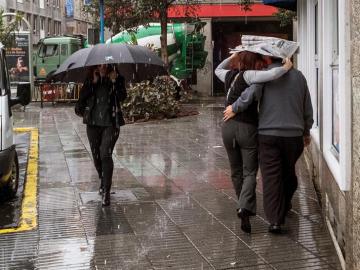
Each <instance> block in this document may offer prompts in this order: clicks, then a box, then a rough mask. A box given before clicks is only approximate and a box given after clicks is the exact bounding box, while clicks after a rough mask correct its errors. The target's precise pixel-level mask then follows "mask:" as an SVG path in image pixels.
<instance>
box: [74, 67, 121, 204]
mask: <svg viewBox="0 0 360 270" xmlns="http://www.w3.org/2000/svg"><path fill="white" fill-rule="evenodd" d="M126 96H127V93H126V88H125V81H124V78H123V77H122V76H121V75H120V74H119V72H118V71H117V68H116V67H115V65H106V64H103V65H98V66H96V67H93V68H91V69H90V70H89V73H88V76H87V79H86V80H85V82H84V84H83V87H82V89H81V91H80V97H79V100H78V102H77V104H76V107H75V113H76V114H77V115H79V116H82V117H83V122H84V124H86V125H87V126H86V132H87V136H88V139H89V143H90V147H91V153H92V156H93V159H94V165H95V168H96V170H97V172H98V174H99V178H100V181H101V183H100V188H99V193H100V194H101V195H102V205H103V206H108V205H109V204H110V189H111V184H112V175H113V169H114V162H113V159H112V153H113V149H114V146H115V143H116V141H117V139H118V137H119V133H120V126H122V125H124V124H125V121H124V118H123V115H122V112H121V109H120V102H121V101H124V100H125V99H126Z"/></svg>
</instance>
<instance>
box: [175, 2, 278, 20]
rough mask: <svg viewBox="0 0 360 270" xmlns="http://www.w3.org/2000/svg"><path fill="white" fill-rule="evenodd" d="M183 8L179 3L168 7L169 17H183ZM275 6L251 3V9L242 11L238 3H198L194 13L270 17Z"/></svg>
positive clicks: (211, 15)
mask: <svg viewBox="0 0 360 270" xmlns="http://www.w3.org/2000/svg"><path fill="white" fill-rule="evenodd" d="M184 10H185V8H184V6H181V5H174V6H173V7H172V8H170V10H169V12H168V15H169V18H183V17H185V15H184V14H185V11H184ZM277 10H278V9H277V8H275V7H271V6H266V5H263V4H253V5H252V6H251V11H244V10H242V9H241V6H240V5H235V4H222V5H220V4H215V5H210V4H199V6H198V8H197V10H196V14H197V17H199V18H214V17H245V16H247V17H270V16H273V14H274V13H275V12H277Z"/></svg>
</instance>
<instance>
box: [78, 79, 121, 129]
mask: <svg viewBox="0 0 360 270" xmlns="http://www.w3.org/2000/svg"><path fill="white" fill-rule="evenodd" d="M100 84H102V86H104V85H105V87H106V88H107V89H109V93H110V104H109V105H110V106H109V108H110V110H111V111H110V112H109V113H110V116H111V122H112V125H113V126H114V127H116V128H119V127H120V126H123V125H125V121H124V117H123V114H122V111H121V107H120V102H122V101H124V100H125V99H126V97H127V93H126V87H125V80H124V77H122V76H120V75H119V76H118V77H117V79H116V81H115V83H113V82H112V81H111V80H110V79H109V78H108V77H105V78H104V79H102V80H100V79H99V80H98V82H97V83H95V84H94V83H93V82H92V81H91V80H86V81H85V82H84V84H83V86H82V88H81V90H80V96H79V100H78V102H77V103H76V106H75V113H76V114H77V115H79V116H81V117H83V122H84V124H89V123H91V122H92V119H91V118H92V114H91V112H92V109H93V108H94V105H95V92H96V89H97V88H98V87H99V86H100Z"/></svg>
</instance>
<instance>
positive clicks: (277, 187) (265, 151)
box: [224, 58, 314, 233]
mask: <svg viewBox="0 0 360 270" xmlns="http://www.w3.org/2000/svg"><path fill="white" fill-rule="evenodd" d="M269 59H270V58H268V60H269ZM270 61H271V60H270ZM272 61H273V63H272V64H271V65H270V66H269V68H276V67H279V66H280V65H281V64H280V61H279V60H277V59H276V58H273V59H272ZM254 100H257V101H259V126H258V133H259V136H258V139H259V152H260V155H259V157H260V169H261V174H262V178H263V195H264V211H265V215H266V217H267V219H268V220H269V222H270V226H269V231H270V232H272V233H281V225H282V224H284V222H285V216H286V214H287V212H288V211H289V210H291V207H292V205H291V200H292V197H293V195H294V193H295V191H296V189H297V176H296V172H295V164H296V162H297V160H298V159H299V157H300V156H301V154H302V152H303V149H304V146H307V145H308V144H309V143H310V140H311V137H310V129H311V127H312V125H313V122H314V120H313V109H312V104H311V98H310V93H309V89H308V86H307V82H306V79H305V77H304V75H303V74H302V73H301V72H300V71H298V70H296V69H291V70H290V71H289V72H287V73H286V74H284V75H283V76H282V77H280V78H278V79H276V80H273V81H270V82H267V83H264V84H259V85H252V86H251V87H249V88H248V89H246V90H245V91H244V92H243V93H242V95H241V96H240V97H239V98H238V99H237V100H236V101H235V102H234V103H233V104H231V105H230V106H228V107H227V108H226V110H225V112H224V119H225V120H228V119H231V118H232V117H234V115H236V113H239V112H241V111H243V110H246V109H247V107H248V106H250V105H251V104H252V103H253V102H254Z"/></svg>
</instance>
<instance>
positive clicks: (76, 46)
mask: <svg viewBox="0 0 360 270" xmlns="http://www.w3.org/2000/svg"><path fill="white" fill-rule="evenodd" d="M79 49H80V45H79V44H74V43H72V44H70V54H73V53H74V52H76V51H78V50H79Z"/></svg>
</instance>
